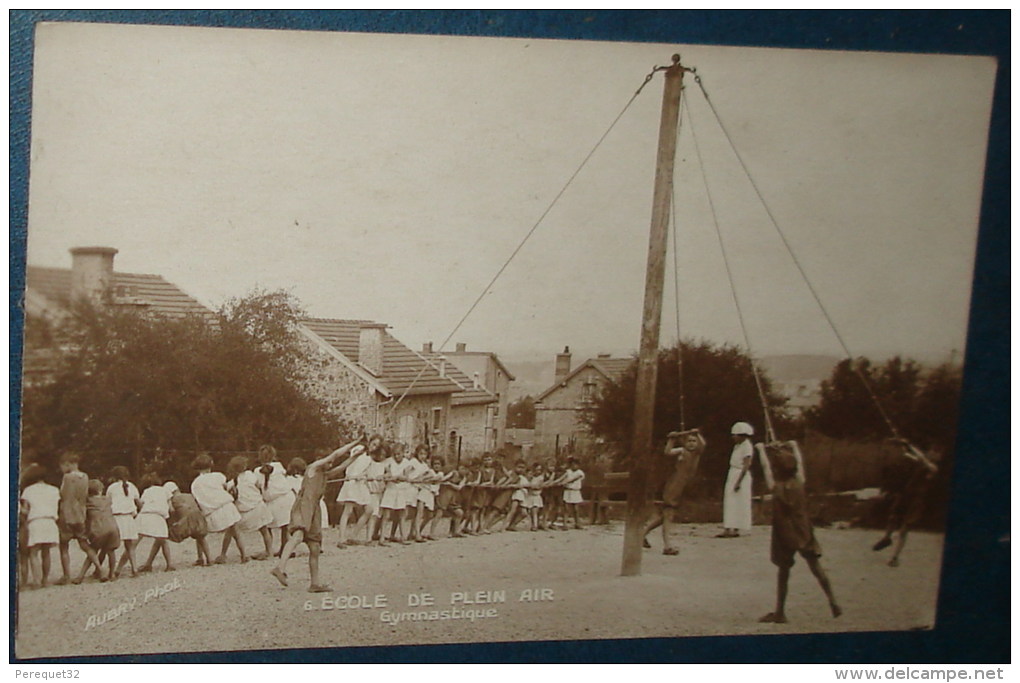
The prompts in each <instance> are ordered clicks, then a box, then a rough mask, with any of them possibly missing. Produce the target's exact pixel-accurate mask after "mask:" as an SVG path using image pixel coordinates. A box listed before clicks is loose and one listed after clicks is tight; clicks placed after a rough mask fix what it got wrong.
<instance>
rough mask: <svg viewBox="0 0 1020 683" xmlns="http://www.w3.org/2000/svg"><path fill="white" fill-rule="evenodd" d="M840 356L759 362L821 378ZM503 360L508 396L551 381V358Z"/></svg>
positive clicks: (790, 378) (795, 376)
mask: <svg viewBox="0 0 1020 683" xmlns="http://www.w3.org/2000/svg"><path fill="white" fill-rule="evenodd" d="M840 360H841V359H840V358H838V357H836V356H820V355H810V354H791V355H784V356H765V357H763V358H762V359H761V361H760V362H761V366H762V368H764V369H765V372H766V373H768V376H769V378H770V379H772V380H773V381H775V382H796V381H801V380H819V381H821V380H824V379H828V378H829V376H830V375H831V374H832V369H833V368H834V367H836V365H837V364H838V363H839V361H840ZM504 363H506V366H507V367H508V368H509V369H510V372H512V373H514V376H515V377H516V378H517V379H516V380H515V381H514V382H513V383H512V384H511V385H510V400H514V399H517V398H520V397H521V396H527V395H529V394H530V395H531V396H537V395H538V394H540V393H542V392H543V391H545V390H546V389H548V388H549V386H550V385H551V384H552V381H553V360H552V359H551V358H550V359H549V360H507V359H504Z"/></svg>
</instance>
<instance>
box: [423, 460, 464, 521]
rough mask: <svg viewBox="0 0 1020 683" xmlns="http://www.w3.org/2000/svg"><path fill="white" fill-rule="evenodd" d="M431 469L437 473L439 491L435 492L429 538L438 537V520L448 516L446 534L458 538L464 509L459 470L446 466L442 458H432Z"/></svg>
mask: <svg viewBox="0 0 1020 683" xmlns="http://www.w3.org/2000/svg"><path fill="white" fill-rule="evenodd" d="M432 469H433V470H434V471H435V472H436V474H437V475H439V476H440V477H441V478H440V479H439V483H438V484H436V485H437V486H438V487H439V493H438V494H436V514H435V515H434V516H433V517H432V528H431V531H430V532H429V538H432V539H435V538H438V537H439V534H438V533H437V531H436V529H437V527H438V525H439V521H440V520H441V519H443V518H444V517H449V518H450V531H449V534H448V536H450V537H453V538H460V537H462V536H463V535H464V534H462V533H461V531H460V525H461V522H462V520H463V518H464V511H463V510H461V507H460V502H459V498H460V497H459V494H460V489H461V479H460V472H458V471H457V470H456V469H454V468H447V467H446V463H444V462H443V459H442V458H439V457H435V458H433V459H432Z"/></svg>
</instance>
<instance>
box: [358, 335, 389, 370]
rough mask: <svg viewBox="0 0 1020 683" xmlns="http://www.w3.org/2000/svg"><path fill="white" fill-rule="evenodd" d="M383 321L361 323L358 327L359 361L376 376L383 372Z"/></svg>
mask: <svg viewBox="0 0 1020 683" xmlns="http://www.w3.org/2000/svg"><path fill="white" fill-rule="evenodd" d="M385 334H386V325H385V324H383V323H361V325H360V327H359V328H358V363H360V364H361V367H363V368H365V369H366V370H368V371H369V372H371V373H372V374H373V375H375V376H376V377H380V376H381V375H382V373H383V335H385Z"/></svg>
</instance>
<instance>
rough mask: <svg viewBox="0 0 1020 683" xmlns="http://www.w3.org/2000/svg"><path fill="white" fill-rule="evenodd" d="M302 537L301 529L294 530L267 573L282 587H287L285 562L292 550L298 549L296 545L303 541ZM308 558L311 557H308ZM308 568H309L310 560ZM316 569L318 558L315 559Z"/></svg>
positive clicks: (303, 533)
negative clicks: (273, 565)
mask: <svg viewBox="0 0 1020 683" xmlns="http://www.w3.org/2000/svg"><path fill="white" fill-rule="evenodd" d="M304 537H305V532H304V531H303V530H301V529H296V530H295V531H294V533H292V534H291V535H290V537H289V538H288V539H287V545H285V546H283V550H281V551H280V559H279V560H278V561H277V563H276V566H275V567H273V568H272V569H271V570H270V571H269V573H270V574H272V575H273V576H275V577H276V580H277V581H279V582H280V583H282V584H283V585H284V586H286V585H287V561H288V560H290V554H291V553H292V552H294V549H295V548H297V547H298V544H299V543H301V541H302V540H304ZM309 557H311V556H310V555H309ZM309 567H311V561H310V560H309ZM316 569H318V558H316Z"/></svg>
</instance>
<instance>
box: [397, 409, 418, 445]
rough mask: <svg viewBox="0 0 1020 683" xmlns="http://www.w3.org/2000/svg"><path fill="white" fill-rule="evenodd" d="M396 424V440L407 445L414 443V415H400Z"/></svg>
mask: <svg viewBox="0 0 1020 683" xmlns="http://www.w3.org/2000/svg"><path fill="white" fill-rule="evenodd" d="M397 424H398V430H397V438H398V439H399V440H400V441H401V442H402V443H407V444H409V443H411V442H412V441H414V415H401V416H400V421H399V422H398V423H397Z"/></svg>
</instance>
